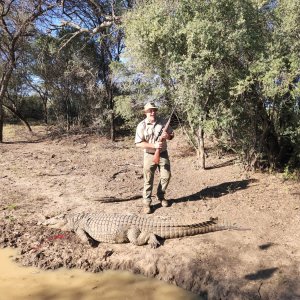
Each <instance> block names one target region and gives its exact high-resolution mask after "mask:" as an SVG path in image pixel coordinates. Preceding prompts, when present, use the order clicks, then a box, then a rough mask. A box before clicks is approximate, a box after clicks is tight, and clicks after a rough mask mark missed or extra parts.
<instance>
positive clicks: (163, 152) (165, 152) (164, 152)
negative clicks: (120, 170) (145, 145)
mask: <svg viewBox="0 0 300 300" xmlns="http://www.w3.org/2000/svg"><path fill="white" fill-rule="evenodd" d="M145 153H147V154H151V155H154V154H155V152H154V153H152V152H145ZM167 153H168V151H167V150H165V151H162V152H160V155H162V154H163V155H164V154H167Z"/></svg>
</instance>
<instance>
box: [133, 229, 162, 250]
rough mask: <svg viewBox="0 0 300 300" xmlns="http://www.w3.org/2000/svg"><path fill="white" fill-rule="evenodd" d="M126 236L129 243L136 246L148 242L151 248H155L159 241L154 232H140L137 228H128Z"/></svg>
mask: <svg viewBox="0 0 300 300" xmlns="http://www.w3.org/2000/svg"><path fill="white" fill-rule="evenodd" d="M127 237H128V240H129V242H130V243H132V244H134V245H136V246H142V245H145V244H149V245H150V246H151V248H157V247H158V246H159V245H160V243H159V241H158V240H157V238H156V236H155V234H153V233H149V232H141V231H140V230H139V229H138V228H136V227H133V228H130V229H129V230H128V232H127Z"/></svg>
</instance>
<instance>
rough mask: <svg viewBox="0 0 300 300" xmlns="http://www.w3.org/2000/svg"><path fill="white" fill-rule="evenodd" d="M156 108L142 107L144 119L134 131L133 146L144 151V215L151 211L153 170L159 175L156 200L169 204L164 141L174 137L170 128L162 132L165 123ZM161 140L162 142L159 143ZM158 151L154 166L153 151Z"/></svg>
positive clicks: (152, 104) (166, 156) (165, 143)
mask: <svg viewBox="0 0 300 300" xmlns="http://www.w3.org/2000/svg"><path fill="white" fill-rule="evenodd" d="M157 110H158V107H157V106H155V104H154V103H152V102H149V103H147V104H146V105H145V107H144V113H145V115H146V118H145V119H144V120H143V121H142V122H140V123H139V124H138V126H137V129H136V135H135V145H136V146H137V147H138V148H143V149H144V167H143V173H144V190H143V204H144V213H146V214H150V213H151V212H152V211H151V195H152V190H153V181H154V174H155V170H156V169H157V168H158V170H159V173H160V181H159V184H158V187H157V199H158V200H159V201H160V202H161V205H162V206H164V207H167V206H169V202H168V201H167V200H166V198H165V193H166V189H167V187H168V184H169V182H170V178H171V167H170V160H169V155H168V151H167V142H166V140H171V139H173V137H174V132H173V129H172V128H171V127H168V129H167V130H166V131H163V129H164V126H165V124H166V122H165V121H164V120H162V119H160V118H158V117H157ZM160 139H162V141H160ZM156 149H159V151H160V159H159V163H158V164H156V163H154V161H153V157H154V153H155V150H156Z"/></svg>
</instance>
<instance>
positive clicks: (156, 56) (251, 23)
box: [125, 0, 265, 168]
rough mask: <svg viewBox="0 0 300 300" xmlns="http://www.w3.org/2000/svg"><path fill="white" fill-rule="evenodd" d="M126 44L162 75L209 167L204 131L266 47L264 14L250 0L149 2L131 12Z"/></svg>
mask: <svg viewBox="0 0 300 300" xmlns="http://www.w3.org/2000/svg"><path fill="white" fill-rule="evenodd" d="M125 28H126V46H127V49H128V52H129V55H130V56H132V58H133V59H134V60H135V62H136V63H137V65H138V66H139V67H140V68H143V70H146V69H148V70H150V71H152V72H154V73H156V74H158V75H159V76H160V77H161V78H162V82H163V83H164V85H165V86H166V89H167V90H168V93H167V95H168V97H167V98H169V99H168V100H169V102H170V99H171V102H173V104H174V103H175V102H179V103H180V110H181V115H180V117H181V118H182V119H184V120H186V124H187V132H188V134H189V136H190V140H191V141H192V142H193V145H194V146H195V149H196V151H197V154H198V158H199V164H200V166H201V167H202V168H204V167H205V155H204V132H205V130H206V131H207V130H208V129H209V128H208V127H209V126H212V124H214V125H215V126H220V122H213V121H214V120H215V118H216V116H217V117H218V118H219V119H220V120H222V122H223V123H224V122H229V120H227V121H226V120H225V118H226V117H229V116H228V115H226V111H228V110H230V109H231V103H232V100H233V98H232V95H231V90H232V89H233V88H234V87H235V86H236V85H237V84H238V82H239V81H240V80H243V79H244V78H246V77H247V75H248V74H249V67H250V66H251V64H253V62H255V61H256V59H257V58H258V57H259V56H260V54H261V53H262V52H263V51H264V44H265V42H264V36H265V26H264V15H263V14H261V13H260V12H259V10H258V8H257V7H254V6H253V5H252V2H251V1H233V0H231V1H225V0H218V1H217V0H212V1H192V0H182V1H179V0H178V1H175V0H174V1H171V0H169V1H167V0H166V1H156V0H153V1H145V2H142V3H140V4H139V5H138V6H137V8H136V9H135V10H133V11H132V12H130V13H129V14H128V15H127V18H126V21H125Z"/></svg>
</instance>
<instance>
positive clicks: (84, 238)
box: [75, 228, 89, 243]
mask: <svg viewBox="0 0 300 300" xmlns="http://www.w3.org/2000/svg"><path fill="white" fill-rule="evenodd" d="M75 233H76V234H77V235H78V237H79V238H80V240H81V241H82V242H83V243H88V242H89V239H88V237H87V235H86V233H85V231H84V230H83V229H80V228H78V229H77V230H76V232H75Z"/></svg>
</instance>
